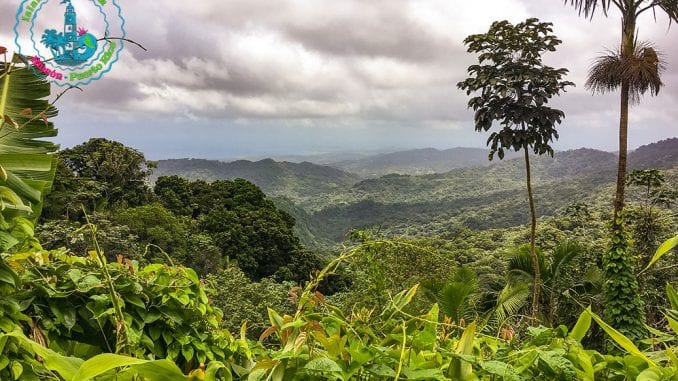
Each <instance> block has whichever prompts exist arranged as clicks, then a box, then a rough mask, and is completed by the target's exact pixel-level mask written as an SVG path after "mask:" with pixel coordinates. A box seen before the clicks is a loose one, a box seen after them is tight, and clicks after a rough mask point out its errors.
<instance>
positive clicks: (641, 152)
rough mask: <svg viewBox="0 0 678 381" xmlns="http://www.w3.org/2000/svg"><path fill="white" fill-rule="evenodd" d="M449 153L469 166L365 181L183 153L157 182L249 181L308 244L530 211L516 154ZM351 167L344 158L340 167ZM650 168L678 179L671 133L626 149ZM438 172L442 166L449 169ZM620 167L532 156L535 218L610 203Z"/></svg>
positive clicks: (596, 153) (600, 155) (605, 158)
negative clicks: (363, 231)
mask: <svg viewBox="0 0 678 381" xmlns="http://www.w3.org/2000/svg"><path fill="white" fill-rule="evenodd" d="M445 151H449V152H447V153H444V154H443V155H446V154H447V155H450V157H451V156H454V154H458V153H460V152H469V153H470V155H468V156H467V158H466V160H465V161H464V160H457V161H456V162H453V163H451V164H448V165H451V166H462V165H466V167H457V168H453V169H451V170H448V171H445V172H443V173H431V174H425V175H408V174H389V175H386V176H381V177H370V176H365V177H361V176H358V175H356V174H353V173H349V172H347V171H345V170H341V169H337V168H333V167H330V166H326V165H317V164H312V163H309V162H302V163H290V162H276V161H274V160H271V159H266V160H261V161H256V162H252V161H246V160H239V161H235V162H231V163H225V162H219V161H213V160H201V159H179V160H162V161H160V162H159V163H158V168H157V169H156V171H155V174H154V178H157V177H158V176H165V175H179V176H181V177H185V178H187V179H191V180H197V179H202V180H206V181H213V180H217V179H234V178H244V179H247V180H250V181H252V182H254V183H255V184H257V185H258V186H259V187H261V188H262V190H263V191H264V192H265V193H267V194H268V195H269V196H271V197H273V198H274V201H275V202H276V204H277V205H278V206H279V207H281V208H283V210H286V211H287V212H289V213H290V214H292V215H293V216H294V217H295V218H296V219H297V227H296V229H297V232H298V233H299V235H300V237H302V240H303V241H304V242H305V243H306V244H309V245H317V244H318V243H322V245H332V244H334V243H336V242H340V241H341V240H342V239H343V238H344V237H345V233H346V232H347V231H348V230H350V229H351V228H355V227H359V228H362V227H373V226H379V227H381V228H383V229H384V231H389V232H392V233H396V234H404V235H408V234H411V232H415V233H416V234H421V232H428V233H430V234H437V233H441V232H444V231H445V229H447V227H449V226H450V224H454V223H461V224H464V225H466V226H468V227H471V228H474V229H488V228H493V227H509V226H515V225H521V224H524V223H526V221H527V220H528V219H527V218H528V211H527V209H526V208H516V207H515V206H516V205H523V204H524V202H525V197H526V196H525V167H524V162H523V160H522V157H517V158H515V156H516V155H517V154H515V153H514V154H513V156H512V157H514V159H504V160H498V159H496V158H495V160H494V161H492V162H488V161H487V151H486V150H480V149H452V150H445ZM445 151H438V150H415V151H405V153H404V154H403V153H395V154H387V155H377V156H376V157H377V158H378V159H375V160H372V163H375V164H374V166H373V167H372V168H373V169H374V168H379V165H381V164H380V161H381V163H385V161H384V158H388V157H395V158H399V160H402V161H401V162H400V164H401V165H402V166H401V167H398V168H400V169H403V168H404V170H403V172H404V171H405V170H408V169H413V168H422V166H421V163H423V162H424V161H423V160H422V158H424V157H426V156H427V155H429V156H428V157H433V158H436V157H439V155H440V153H441V152H445ZM450 152H452V153H450ZM481 154H482V156H481ZM408 156H409V157H411V158H412V160H413V161H414V162H416V164H415V165H409V166H408V165H407V161H406V160H405V159H404V158H406V157H408ZM521 156H522V155H521ZM481 157H482V161H481ZM433 162H434V161H433ZM488 164H489V165H488ZM349 165H351V164H344V167H348V166H349ZM396 167H397V166H395V165H394V166H393V167H390V168H389V169H393V168H396ZM432 167H433V166H431V168H432ZM655 167H656V168H663V169H667V170H668V171H669V172H668V173H669V174H670V176H669V178H670V179H672V180H671V181H672V182H675V181H676V179H678V139H677V138H672V139H667V140H663V141H660V142H657V143H653V144H648V145H646V146H642V147H639V148H638V149H636V150H634V151H632V152H630V153H629V171H630V170H632V169H643V168H655ZM358 168H360V167H358ZM362 168H367V167H365V166H363V167H362ZM381 168H387V167H385V166H382V167H381ZM436 168H438V170H441V171H442V170H443V169H445V168H446V167H445V166H441V167H436ZM616 168H617V154H616V153H611V152H604V151H600V150H595V149H587V148H581V149H577V150H570V151H564V152H556V154H555V156H554V157H553V158H551V157H548V156H540V157H537V156H533V158H532V172H533V184H534V188H535V189H534V190H535V196H536V201H537V212H538V213H539V215H540V216H544V215H553V214H555V213H557V212H558V211H559V210H563V208H564V207H566V206H567V205H569V204H571V203H574V202H593V203H595V202H600V200H602V202H603V203H606V202H608V200H607V197H608V196H609V197H610V200H611V195H612V194H613V185H614V180H615V176H616ZM362 173H366V172H362ZM596 200H598V201H596Z"/></svg>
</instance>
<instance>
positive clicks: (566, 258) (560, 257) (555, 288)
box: [508, 241, 599, 326]
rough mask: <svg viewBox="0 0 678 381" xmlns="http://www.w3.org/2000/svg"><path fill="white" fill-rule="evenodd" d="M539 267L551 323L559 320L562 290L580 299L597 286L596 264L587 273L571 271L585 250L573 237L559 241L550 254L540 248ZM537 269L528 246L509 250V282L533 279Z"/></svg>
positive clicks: (530, 280)
mask: <svg viewBox="0 0 678 381" xmlns="http://www.w3.org/2000/svg"><path fill="white" fill-rule="evenodd" d="M537 254H538V255H539V267H540V272H541V276H542V286H543V287H542V288H541V292H542V295H541V297H540V300H542V303H543V305H544V306H543V308H542V310H543V311H545V315H546V316H545V318H546V321H547V323H548V324H549V325H551V326H555V325H556V323H557V321H556V320H557V316H558V310H559V308H560V307H561V303H560V297H561V296H562V295H563V294H569V295H577V299H584V298H587V297H589V296H590V293H591V291H592V290H593V289H595V287H591V285H592V284H593V283H595V281H593V279H595V278H596V276H595V275H596V270H597V272H599V270H598V269H597V268H593V269H592V271H587V272H585V273H584V274H572V273H571V270H572V268H571V266H572V265H573V264H574V263H575V261H576V260H577V259H578V258H580V257H581V256H582V255H583V254H584V248H583V247H582V246H581V245H580V244H578V243H577V242H574V241H563V242H560V243H558V245H556V247H555V248H554V249H553V251H552V253H551V255H549V256H548V258H547V257H546V256H545V255H544V254H543V253H542V251H541V250H539V249H537ZM534 278H535V276H534V270H533V267H532V259H531V256H530V248H529V246H519V247H516V248H513V249H512V250H511V251H509V258H508V286H511V287H510V288H517V287H518V286H519V285H521V284H530V283H532V282H534Z"/></svg>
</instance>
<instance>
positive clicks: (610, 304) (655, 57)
mask: <svg viewBox="0 0 678 381" xmlns="http://www.w3.org/2000/svg"><path fill="white" fill-rule="evenodd" d="M567 3H570V4H571V5H572V6H574V7H575V9H576V10H578V11H579V14H583V15H584V16H585V17H587V18H588V17H591V18H592V17H593V15H594V13H595V11H596V9H599V8H600V9H601V10H602V11H603V14H604V15H605V16H608V14H609V11H610V10H611V9H613V8H616V9H617V10H618V11H619V13H620V16H621V26H622V30H621V43H620V45H619V49H616V50H614V51H612V52H610V53H609V54H607V55H605V56H602V57H599V58H598V59H597V60H596V62H595V63H594V65H593V66H592V68H591V71H590V73H589V78H588V81H587V87H588V88H590V89H592V90H593V91H594V92H609V91H615V90H617V89H620V91H621V94H620V96H621V102H620V116H619V162H618V166H617V189H616V192H615V200H614V216H613V221H612V245H611V248H610V250H609V251H607V253H606V255H605V256H604V258H603V267H604V271H605V277H606V281H605V283H604V285H605V287H604V291H603V293H604V295H605V302H606V317H607V319H608V321H609V323H611V324H613V325H615V326H616V328H617V329H619V330H621V331H622V332H623V333H625V334H626V335H628V336H630V337H632V338H635V339H640V338H642V337H643V336H644V314H643V303H642V300H641V299H640V297H639V293H638V281H637V279H636V277H635V274H634V269H633V263H632V258H631V257H630V254H629V253H628V250H627V246H628V238H627V234H626V232H625V231H624V226H623V225H624V215H623V210H624V186H625V181H626V162H627V141H628V124H629V104H630V103H634V102H635V103H637V102H639V101H640V98H641V96H642V95H644V94H645V93H646V92H648V91H649V92H650V94H651V95H657V94H658V93H659V89H660V88H661V86H662V82H661V79H660V74H661V70H662V63H661V61H660V58H661V55H659V54H658V53H657V51H656V50H655V49H654V48H653V47H652V46H651V45H650V44H648V43H646V42H639V41H638V40H637V36H636V31H637V23H638V19H639V17H640V16H641V15H643V14H645V13H652V14H653V15H654V16H655V17H656V14H657V12H661V13H664V14H665V15H666V16H668V18H669V20H670V21H676V22H678V1H677V0H565V4H567Z"/></svg>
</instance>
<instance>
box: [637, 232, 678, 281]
mask: <svg viewBox="0 0 678 381" xmlns="http://www.w3.org/2000/svg"><path fill="white" fill-rule="evenodd" d="M676 246H678V235H676V236H675V237H673V238H671V239H669V240H667V241H666V242H664V243H662V244H661V246H659V248H658V249H657V252H656V253H655V254H654V256H653V257H652V259H651V260H650V263H648V264H647V266H646V267H645V268H644V269H643V271H641V273H643V272H645V271H647V270H648V269H649V268H650V267H652V265H654V264H655V263H657V261H659V260H660V259H662V257H663V256H664V254H666V253H668V252H669V251H671V250H673V248H675V247H676Z"/></svg>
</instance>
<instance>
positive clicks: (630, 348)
mask: <svg viewBox="0 0 678 381" xmlns="http://www.w3.org/2000/svg"><path fill="white" fill-rule="evenodd" d="M584 313H588V314H589V315H591V317H592V318H593V320H595V321H596V323H598V325H599V326H600V328H602V329H603V331H605V333H607V334H608V336H610V337H611V338H612V340H614V341H615V342H616V343H617V344H619V346H620V347H622V348H623V349H624V350H625V351H626V352H627V353H629V354H631V355H634V356H637V357H639V358H642V359H643V360H644V361H645V362H647V363H648V364H649V365H650V366H653V367H656V366H657V364H655V363H654V361H652V360H651V359H650V358H648V357H647V356H646V355H645V354H644V353H643V352H641V351H640V349H638V347H636V345H635V344H633V342H632V341H631V339H629V338H628V337H626V336H624V335H623V334H622V333H621V332H619V331H617V330H616V329H614V328H613V327H612V326H611V325H609V324H607V323H605V321H604V320H603V319H601V318H600V316H598V315H596V314H595V313H593V311H591V307H589V308H587V309H586V311H584Z"/></svg>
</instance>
